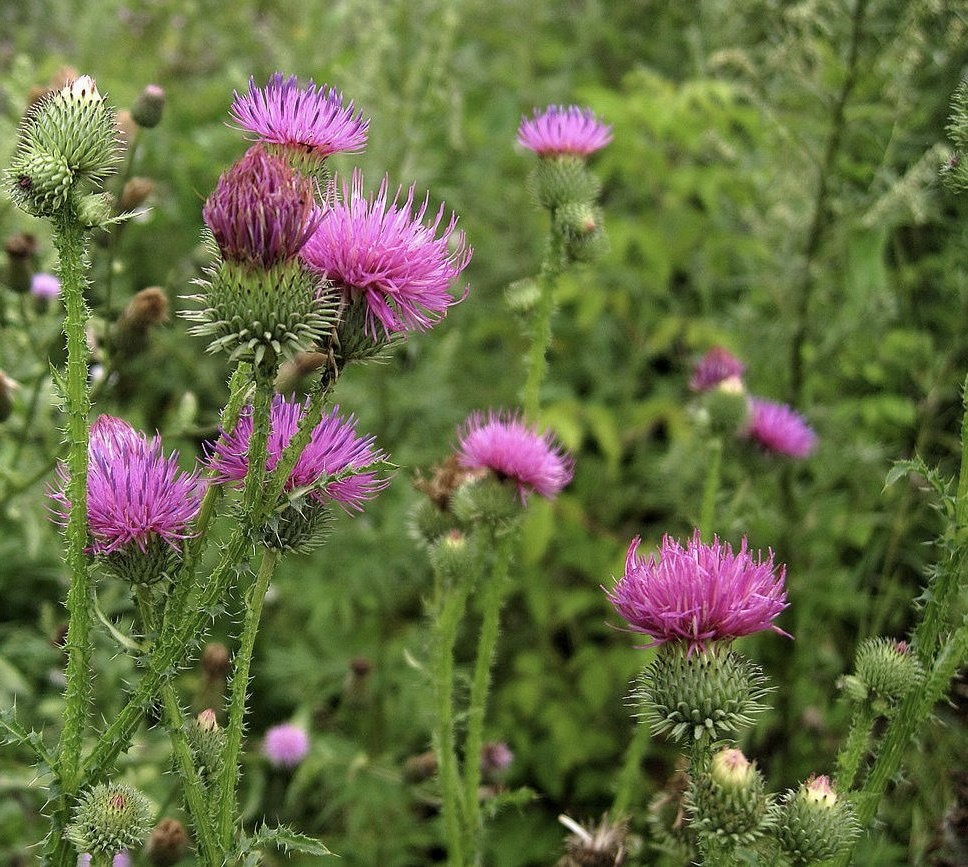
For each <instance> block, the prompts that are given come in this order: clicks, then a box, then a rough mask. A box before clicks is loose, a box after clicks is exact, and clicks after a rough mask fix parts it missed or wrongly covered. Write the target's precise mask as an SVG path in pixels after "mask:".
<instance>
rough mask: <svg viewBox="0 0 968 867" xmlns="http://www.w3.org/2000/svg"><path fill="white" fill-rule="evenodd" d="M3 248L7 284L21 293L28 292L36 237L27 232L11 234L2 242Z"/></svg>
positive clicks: (32, 272) (32, 269) (35, 251)
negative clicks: (5, 256) (5, 257)
mask: <svg viewBox="0 0 968 867" xmlns="http://www.w3.org/2000/svg"><path fill="white" fill-rule="evenodd" d="M3 249H4V251H5V252H6V254H7V285H8V286H9V287H10V288H11V289H12V290H13V291H14V292H17V293H19V294H21V295H22V294H25V293H27V292H29V291H30V283H31V280H32V278H33V274H34V261H35V259H36V256H37V239H36V238H34V236H33V235H29V234H27V233H20V234H17V235H11V236H10V237H9V238H7V240H6V241H5V242H4V245H3Z"/></svg>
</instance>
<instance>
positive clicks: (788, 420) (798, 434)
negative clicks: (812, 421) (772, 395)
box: [747, 397, 817, 458]
mask: <svg viewBox="0 0 968 867" xmlns="http://www.w3.org/2000/svg"><path fill="white" fill-rule="evenodd" d="M750 403H751V407H752V418H751V420H750V426H749V430H748V431H747V436H749V437H750V438H751V439H754V440H756V441H757V442H758V443H760V444H761V445H762V446H764V447H765V448H767V449H769V450H770V451H772V452H776V453H777V454H781V455H789V456H790V457H792V458H805V457H807V456H808V455H810V454H811V453H812V452H813V450H814V449H815V448H816V447H817V434H816V433H815V432H814V430H813V428H811V427H810V425H808V424H807V422H806V421H805V420H804V418H803V416H802V415H800V414H799V413H798V412H796V411H795V410H793V409H791V408H790V407H788V406H785V405H784V404H782V403H773V402H772V401H769V400H762V399H760V398H758V397H754V398H751V401H750Z"/></svg>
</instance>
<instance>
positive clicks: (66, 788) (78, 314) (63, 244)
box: [45, 214, 92, 863]
mask: <svg viewBox="0 0 968 867" xmlns="http://www.w3.org/2000/svg"><path fill="white" fill-rule="evenodd" d="M72 216H73V215H70V214H67V215H65V216H63V217H62V218H61V219H58V220H56V221H54V225H53V241H54V246H55V247H56V248H57V253H58V257H59V259H60V277H61V287H62V289H61V291H62V293H63V298H64V305H65V308H66V316H65V319H64V335H65V337H66V339H67V375H66V385H65V390H66V395H65V405H66V406H65V408H66V414H67V431H66V433H67V444H68V456H67V471H68V481H67V497H68V500H69V502H70V512H69V514H68V519H67V527H66V530H65V536H66V547H67V553H66V561H67V565H68V568H69V569H70V573H71V586H70V589H69V590H68V593H67V611H68V627H67V644H66V647H65V650H66V651H67V671H66V680H67V687H66V691H65V701H64V704H65V706H64V728H63V730H62V732H61V737H60V743H59V748H58V753H57V760H56V762H55V765H56V766H55V767H54V768H53V769H52V770H53V772H54V775H55V777H56V779H57V781H58V783H59V797H57V798H56V799H55V800H54V803H53V815H52V823H51V833H50V835H49V836H48V838H47V846H46V849H45V853H46V854H47V855H51V854H53V853H55V852H56V853H57V855H58V856H59V857H60V858H61V863H62V862H63V852H65V851H66V850H67V847H65V846H64V841H63V839H62V836H61V834H62V830H63V825H64V823H65V821H66V817H67V812H68V809H69V807H70V804H71V802H72V801H73V798H74V796H75V795H76V794H77V792H78V790H79V789H80V785H81V773H80V760H81V746H82V744H83V741H84V732H85V730H86V728H87V725H88V721H89V718H90V712H91V707H90V705H91V692H92V690H91V671H90V654H91V639H90V629H91V622H92V615H91V580H90V565H89V563H88V558H87V555H86V554H85V553H84V550H85V548H86V547H87V461H88V454H87V449H88V426H87V417H88V412H89V411H90V394H89V392H88V381H87V371H88V361H89V357H90V353H89V350H88V346H87V338H86V334H85V329H86V326H87V318H88V311H87V304H86V303H85V301H84V288H85V286H86V284H87V278H86V268H87V262H86V241H85V238H84V230H83V229H82V228H81V227H80V226H79V225H78V224H77V222H76V221H74V220H73V219H71V217H72Z"/></svg>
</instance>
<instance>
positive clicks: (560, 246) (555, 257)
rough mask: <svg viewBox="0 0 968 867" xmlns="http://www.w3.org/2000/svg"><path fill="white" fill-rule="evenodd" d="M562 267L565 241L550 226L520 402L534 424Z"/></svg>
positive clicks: (546, 370) (546, 362)
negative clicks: (526, 373) (526, 372)
mask: <svg viewBox="0 0 968 867" xmlns="http://www.w3.org/2000/svg"><path fill="white" fill-rule="evenodd" d="M564 267H565V259H564V241H563V240H562V237H561V235H560V233H559V232H558V231H557V230H556V229H555V228H554V226H552V228H551V231H550V233H549V235H548V245H547V249H546V251H545V257H544V261H543V262H542V263H541V273H540V274H539V275H538V292H539V295H538V303H537V305H536V306H535V310H534V319H533V321H532V326H531V349H530V351H529V353H528V375H527V379H526V380H525V383H524V390H523V392H522V396H521V403H522V405H523V407H524V414H525V417H526V418H528V419H529V420H531V421H535V420H536V419H537V417H538V410H539V408H540V406H541V385H542V383H543V382H544V379H545V375H546V374H547V372H548V347H549V346H550V345H551V315H552V313H553V312H554V307H555V286H556V285H557V283H558V277H559V276H560V275H561V272H562V271H563V270H564Z"/></svg>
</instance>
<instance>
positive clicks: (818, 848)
mask: <svg viewBox="0 0 968 867" xmlns="http://www.w3.org/2000/svg"><path fill="white" fill-rule="evenodd" d="M775 819H776V823H777V834H776V836H777V839H778V841H779V843H780V846H781V848H782V849H783V852H784V854H786V856H787V857H788V858H789V860H790V861H791V862H793V864H795V865H801V864H803V865H806V864H814V863H816V862H818V861H826V860H827V859H829V858H833V857H834V856H835V855H838V854H840V853H843V852H844V851H845V850H846V849H847V848H848V847H849V846H850V844H851V842H852V841H853V840H855V839H856V838H857V837H858V836H859V834H860V827H859V825H858V822H857V818H856V816H855V815H854V810H853V807H852V806H851V803H850V801H848V800H846V799H844V798H838V797H837V793H836V791H834V788H833V786H831V784H830V779H829V778H828V777H826V776H819V777H818V776H811V777H810V778H809V779H808V780H807V781H806V782H805V783H803V784H802V785H801V786H800V787H799V788H798V789H796V790H790V791H788V792H786V793H785V794H784V795H782V796H781V798H780V802H779V804H778V805H777V807H776V810H775Z"/></svg>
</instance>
